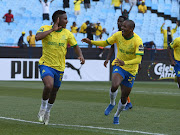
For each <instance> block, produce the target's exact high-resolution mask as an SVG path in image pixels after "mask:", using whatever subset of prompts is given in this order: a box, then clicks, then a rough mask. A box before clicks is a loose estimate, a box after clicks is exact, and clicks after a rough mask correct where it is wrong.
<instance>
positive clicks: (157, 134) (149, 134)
mask: <svg viewBox="0 0 180 135" xmlns="http://www.w3.org/2000/svg"><path fill="white" fill-rule="evenodd" d="M0 119H5V120H12V121H20V122H25V123H33V124H43V123H41V122H34V121H27V120H21V119H14V118H8V117H0ZM49 125H53V126H64V127H78V128H90V129H99V130H110V131H121V132H129V133H139V134H145V135H165V134H160V133H150V132H143V131H137V130H125V129H115V128H105V127H93V126H81V125H66V124H52V123H49Z"/></svg>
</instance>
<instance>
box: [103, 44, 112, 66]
mask: <svg viewBox="0 0 180 135" xmlns="http://www.w3.org/2000/svg"><path fill="white" fill-rule="evenodd" d="M113 53H114V45H112V46H111V48H110V49H109V53H108V56H107V58H106V60H105V61H104V66H105V67H107V64H108V61H109V60H110V59H111V57H112V55H113Z"/></svg>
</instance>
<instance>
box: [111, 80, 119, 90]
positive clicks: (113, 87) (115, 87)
mask: <svg viewBox="0 0 180 135" xmlns="http://www.w3.org/2000/svg"><path fill="white" fill-rule="evenodd" d="M118 87H119V83H117V82H112V88H111V89H112V90H113V91H116V90H117V89H118Z"/></svg>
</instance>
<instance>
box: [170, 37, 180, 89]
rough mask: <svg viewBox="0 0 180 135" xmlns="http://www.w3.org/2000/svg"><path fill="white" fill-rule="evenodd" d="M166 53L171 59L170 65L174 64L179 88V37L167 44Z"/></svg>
mask: <svg viewBox="0 0 180 135" xmlns="http://www.w3.org/2000/svg"><path fill="white" fill-rule="evenodd" d="M171 48H172V49H174V58H173V56H172V54H171ZM168 54H169V57H170V60H171V65H172V66H174V70H175V73H176V78H177V83H178V88H180V37H178V38H176V39H175V40H174V41H173V42H171V43H170V45H169V46H168Z"/></svg>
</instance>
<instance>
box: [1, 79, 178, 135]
mask: <svg viewBox="0 0 180 135" xmlns="http://www.w3.org/2000/svg"><path fill="white" fill-rule="evenodd" d="M110 86H111V83H110V82H62V87H61V89H60V90H59V92H58V96H57V99H56V102H55V104H54V106H53V108H52V110H51V117H50V123H53V124H55V125H48V126H45V125H41V124H35V123H27V122H20V121H13V120H6V119H2V118H0V134H2V135H138V134H140V133H133V132H131V131H135V130H136V131H142V132H149V133H160V134H168V135H179V134H180V128H179V127H180V90H179V89H178V88H177V85H176V84H175V83H170V82H135V84H134V87H133V90H132V92H131V95H130V98H131V102H132V104H133V109H131V110H129V111H123V112H122V114H121V116H120V124H119V125H113V124H112V122H113V115H114V113H115V111H116V108H117V105H116V107H115V109H114V110H113V111H112V113H111V114H110V115H109V116H105V115H104V109H105V108H106V107H107V106H108V104H109V88H110ZM42 89H43V84H42V82H16V81H14V82H11V81H9V82H7V81H0V117H7V118H15V119H21V120H26V121H33V122H38V121H37V113H38V111H39V107H40V102H41V95H42ZM119 98H120V92H119V93H118V96H117V100H116V103H118V100H119ZM58 124H65V125H58ZM68 125H69V126H68ZM70 125H80V126H85V127H73V126H70ZM86 126H93V127H104V128H113V129H123V130H127V131H130V132H127V131H115V130H109V129H95V128H88V127H86Z"/></svg>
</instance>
